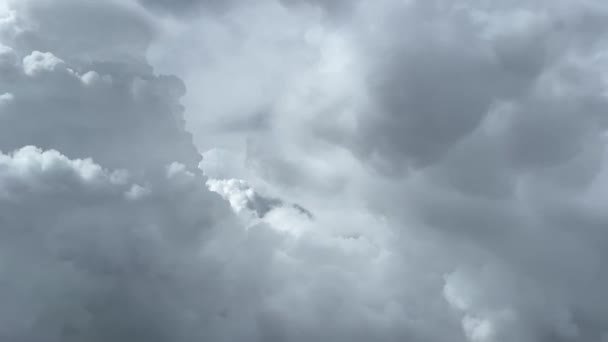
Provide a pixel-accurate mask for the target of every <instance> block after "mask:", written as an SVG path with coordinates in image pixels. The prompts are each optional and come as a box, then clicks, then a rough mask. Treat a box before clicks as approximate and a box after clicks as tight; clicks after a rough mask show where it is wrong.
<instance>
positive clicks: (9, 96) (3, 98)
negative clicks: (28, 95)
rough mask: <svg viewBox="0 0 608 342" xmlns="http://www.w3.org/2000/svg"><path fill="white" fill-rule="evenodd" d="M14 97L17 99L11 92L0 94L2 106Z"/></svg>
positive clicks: (0, 104)
mask: <svg viewBox="0 0 608 342" xmlns="http://www.w3.org/2000/svg"><path fill="white" fill-rule="evenodd" d="M14 99H15V96H14V95H13V94H11V93H4V94H0V108H2V106H5V105H7V104H9V103H11V102H13V100H14Z"/></svg>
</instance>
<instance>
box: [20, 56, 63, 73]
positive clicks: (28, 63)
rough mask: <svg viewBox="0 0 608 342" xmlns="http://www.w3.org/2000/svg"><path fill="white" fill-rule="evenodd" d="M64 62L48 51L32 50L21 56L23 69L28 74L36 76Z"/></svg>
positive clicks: (52, 69) (50, 70) (53, 69)
mask: <svg viewBox="0 0 608 342" xmlns="http://www.w3.org/2000/svg"><path fill="white" fill-rule="evenodd" d="M63 64H64V62H63V60H61V59H60V58H57V57H56V56H55V55H53V54H52V53H50V52H40V51H33V52H32V53H31V54H29V55H27V56H25V57H23V71H24V72H25V74H26V75H28V76H36V75H39V74H41V73H43V72H52V71H55V69H56V68H57V67H59V66H61V65H63Z"/></svg>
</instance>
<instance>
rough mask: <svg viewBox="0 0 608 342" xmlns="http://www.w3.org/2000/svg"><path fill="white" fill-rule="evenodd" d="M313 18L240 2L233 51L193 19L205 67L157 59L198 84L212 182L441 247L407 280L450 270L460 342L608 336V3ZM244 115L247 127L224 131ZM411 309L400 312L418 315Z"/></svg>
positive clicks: (198, 126)
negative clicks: (242, 183) (366, 218)
mask: <svg viewBox="0 0 608 342" xmlns="http://www.w3.org/2000/svg"><path fill="white" fill-rule="evenodd" d="M302 3H303V2H301V3H300V4H299V5H297V6H296V5H295V4H292V5H293V6H287V8H288V11H286V12H282V11H276V12H269V11H268V9H269V8H274V7H272V5H266V6H259V7H257V8H256V9H255V10H251V9H250V8H248V9H247V10H245V9H239V8H238V7H237V8H235V9H233V10H232V12H231V14H230V16H231V20H232V26H229V25H226V26H224V25H225V22H224V21H223V18H218V19H216V24H217V26H214V28H215V29H216V30H217V31H213V32H220V34H221V36H222V39H217V38H216V36H211V35H207V34H208V33H207V34H206V32H209V29H208V26H200V27H199V26H196V25H198V22H197V21H196V20H195V21H194V22H193V24H192V25H194V27H195V28H193V29H192V30H193V31H194V32H196V31H197V29H200V30H201V34H200V35H199V36H198V37H199V40H198V42H197V44H198V45H197V46H203V47H204V48H203V49H204V51H211V52H209V55H210V58H206V59H204V60H199V61H196V60H195V59H188V58H187V57H180V58H179V59H175V60H173V62H171V58H170V57H165V58H164V59H163V58H159V61H160V62H159V64H160V65H162V66H163V67H164V68H167V69H168V70H180V65H189V67H188V68H189V70H197V71H196V72H194V73H191V74H189V76H187V78H186V83H187V84H188V86H189V88H190V92H191V93H192V92H193V91H194V92H195V93H196V94H197V95H196V96H194V95H192V97H189V95H186V98H185V102H186V103H187V104H188V106H187V108H189V109H187V113H186V117H188V118H191V119H189V120H188V123H189V127H191V129H192V130H193V132H194V134H195V136H199V137H200V138H198V139H196V141H197V143H198V145H199V146H200V148H201V149H210V151H209V152H207V153H206V154H205V155H209V157H210V160H206V161H203V164H206V166H205V169H206V170H207V169H212V170H213V172H214V173H215V174H218V175H221V178H238V179H243V180H246V181H247V182H248V184H250V186H252V187H253V188H255V189H265V190H267V189H270V190H271V191H270V192H269V193H273V194H277V196H279V197H280V198H289V199H293V200H294V201H296V202H297V203H302V204H303V205H304V206H305V207H306V208H309V209H310V210H311V211H312V212H314V213H315V215H317V213H320V215H321V216H324V215H325V214H327V212H333V213H341V214H342V215H344V216H349V215H354V213H356V212H357V213H358V212H364V213H367V214H370V215H377V217H382V218H383V219H385V220H386V221H385V222H386V224H387V226H388V228H387V229H388V230H389V231H390V232H393V233H395V234H397V235H398V237H394V240H392V241H393V242H394V244H384V243H383V244H382V247H383V248H384V250H389V251H391V252H392V251H394V250H401V251H403V250H405V249H406V247H404V244H406V243H407V241H410V243H412V242H411V241H415V244H420V245H422V246H426V247H420V249H421V250H422V251H421V250H420V249H416V248H414V247H412V246H411V245H410V247H409V248H412V249H413V250H410V251H408V252H406V253H405V254H407V255H411V254H413V255H417V256H420V255H425V254H424V252H428V251H429V250H432V251H434V253H433V255H432V256H431V257H430V259H432V260H434V261H435V262H436V263H437V264H434V265H429V267H428V268H426V269H424V270H420V271H419V272H414V273H413V274H410V276H411V277H412V279H425V275H431V274H432V275H437V274H443V273H445V275H449V276H447V277H445V278H444V277H443V275H442V276H439V278H441V280H438V279H435V280H434V281H432V282H431V283H432V284H435V285H437V284H441V285H440V286H441V288H442V289H443V288H449V289H450V290H449V291H447V290H446V291H447V292H450V293H451V295H442V294H434V295H438V296H440V297H441V298H442V300H444V301H445V303H446V304H447V305H448V306H449V307H451V310H450V309H445V310H446V311H442V310H443V309H441V310H440V311H442V313H445V314H446V315H448V316H449V317H450V318H447V319H446V322H449V323H446V325H445V327H446V330H445V331H442V333H445V334H448V333H447V331H450V329H452V328H454V326H453V324H454V325H456V328H455V329H456V330H458V331H459V332H460V334H461V335H457V334H456V335H454V336H457V337H452V339H453V338H460V339H462V340H469V341H510V340H518V341H589V340H598V339H601V338H602V336H605V330H606V322H605V320H604V319H603V318H602V317H604V316H605V313H604V312H603V311H604V310H603V309H602V307H603V304H598V303H603V300H602V298H603V296H602V295H601V292H600V290H599V289H600V288H601V287H602V286H605V280H606V279H605V278H606V277H605V275H604V272H603V271H601V268H600V266H599V265H602V264H603V263H604V262H605V260H606V255H605V253H604V252H603V251H604V250H605V243H604V242H605V237H604V235H605V234H603V231H602V228H601V227H603V226H604V225H606V222H607V221H606V215H604V214H602V211H601V210H600V209H598V208H599V206H600V203H603V202H604V201H605V196H604V195H602V191H603V189H605V184H606V171H605V165H606V139H605V134H606V133H605V132H606V130H607V128H608V127H607V126H606V124H607V122H606V118H605V115H604V114H603V113H604V112H605V110H606V107H607V105H608V103H607V102H606V74H605V72H604V71H603V70H604V69H605V63H606V59H605V56H604V55H605V49H606V47H607V45H606V40H605V39H604V36H605V34H604V33H605V31H606V25H605V20H604V18H605V16H606V7H605V6H604V4H603V3H601V2H599V1H585V2H579V3H571V2H566V1H558V2H549V1H546V2H545V1H543V2H542V8H540V7H539V6H538V3H535V2H531V1H506V2H504V3H503V2H501V3H500V4H498V3H491V4H490V3H485V2H480V1H464V2H459V3H458V4H454V3H453V2H449V1H431V2H429V1H408V2H399V1H375V2H370V3H364V2H359V3H358V4H357V5H356V6H353V7H351V8H350V9H349V11H346V10H340V14H342V17H341V20H340V21H331V22H328V21H326V20H325V18H323V16H319V15H318V13H315V12H314V11H309V10H310V7H307V6H300V5H302ZM269 13H272V15H271V16H272V18H273V21H272V22H267V21H263V22H260V21H258V20H256V18H261V17H267V16H268V15H270V14H269ZM245 14H246V15H245ZM288 20H289V21H290V24H289V25H288V26H283V23H284V22H286V21H288ZM278 23H281V24H278ZM234 27H247V28H248V30H247V31H246V33H241V32H239V31H238V30H231V29H232V28H234ZM279 27H289V30H288V32H287V33H285V34H279V33H277V34H274V35H268V34H267V32H273V30H279V29H278V28H279ZM279 31H280V32H284V30H279ZM185 44H186V43H185ZM285 46H289V47H290V48H289V49H286V48H285ZM158 51H160V50H158ZM234 51H238V53H237V54H235V53H234ZM193 55H196V54H193ZM259 56H263V57H262V58H260V57H259ZM276 56H281V57H282V58H276ZM182 58H185V60H187V61H188V62H184V59H182ZM270 60H272V61H273V62H274V63H273V65H274V66H275V67H274V68H272V69H271V68H266V67H265V65H266V64H265V63H266V62H267V61H270ZM218 70H238V71H239V72H238V73H237V74H233V77H226V75H229V73H228V72H218ZM276 70H280V71H281V72H280V73H279V72H276V75H279V74H280V76H275V74H273V72H275V71H276ZM270 75H272V76H270ZM199 80H204V81H199ZM250 80H251V81H250ZM274 84H280V85H281V86H280V87H279V86H277V87H272V85H274ZM217 85H219V87H220V88H219V89H217V88H216V90H215V91H214V86H217ZM244 85H249V87H245V89H252V90H251V91H240V89H242V88H240V87H243V86H244ZM268 85H270V86H268ZM197 89H200V91H198V92H197ZM258 89H264V92H257V91H256V90H258ZM208 93H210V94H220V95H219V96H214V95H209V96H207V98H206V99H205V94H208ZM225 93H229V94H230V96H227V97H222V96H221V95H222V94H225ZM194 97H196V98H194ZM205 100H206V101H205ZM236 104H246V106H243V107H239V106H238V105H236ZM202 112H204V113H213V114H208V115H199V113H202ZM260 112H262V113H264V116H263V117H264V126H263V127H262V128H260V127H259V126H258V125H255V124H254V122H258V121H256V120H257V118H259V117H260ZM235 117H236V118H238V120H239V122H243V123H247V122H250V123H251V124H250V127H249V129H247V125H246V124H243V125H240V126H238V127H235V125H224V124H223V123H225V122H226V121H228V119H227V118H230V119H232V118H235ZM210 127H211V128H210ZM214 144H215V146H214ZM213 147H221V148H222V150H221V151H222V152H221V153H219V152H218V150H216V149H212V148H213ZM224 151H230V152H224ZM235 156H236V157H235ZM218 160H219V161H218ZM267 193H268V192H267ZM336 215H338V214H336ZM374 225H379V223H377V222H376V223H374ZM321 226H322V227H323V228H320V227H321ZM329 226H332V227H335V226H336V225H331V224H330V225H329ZM318 227H319V228H317V229H318V230H321V229H328V230H330V231H331V230H332V229H331V228H327V227H326V226H325V225H323V224H322V223H319V226H318ZM351 233H353V232H349V233H345V234H344V236H361V237H365V238H367V237H372V236H373V237H377V236H376V235H375V234H374V232H370V231H367V230H365V229H362V230H360V231H357V232H355V233H353V234H351ZM393 247H394V248H395V249H393ZM426 248H429V249H426ZM414 251H415V252H414ZM418 253H420V254H418ZM400 255H401V254H400ZM392 261H393V262H394V263H395V264H400V265H408V266H412V265H411V263H410V262H407V261H404V260H403V259H399V258H397V257H395V259H393V260H392ZM414 268H415V267H414ZM394 276H395V277H397V278H398V279H401V281H402V282H406V281H405V280H403V279H406V278H407V277H406V276H405V275H404V272H399V271H396V272H395V274H394ZM430 277H432V276H430ZM573 279H576V280H573ZM414 282H415V280H414ZM409 284H410V283H409V282H407V285H403V287H404V288H407V287H408V286H409ZM384 285H386V284H384ZM411 286H414V285H411ZM381 288H384V287H383V286H381ZM403 291H404V292H407V290H406V289H403ZM442 291H443V290H440V291H439V292H442ZM446 291H444V292H446ZM404 292H402V294H403V293H404ZM403 296H405V295H403ZM403 296H401V297H399V298H400V300H398V302H399V303H401V305H402V306H401V307H402V308H403V310H404V312H406V313H408V314H412V315H415V313H417V312H419V311H418V310H417V309H415V308H414V307H415V306H413V305H405V304H403V303H405V302H407V300H406V299H404V297H403ZM424 298H425V300H429V301H430V300H431V299H430V298H433V295H429V296H428V297H424ZM455 298H456V299H455ZM459 300H460V301H464V302H467V303H468V304H467V305H466V306H463V305H459V304H457V303H458V301H459ZM440 316H441V314H438V316H434V317H435V318H436V317H440ZM431 320H432V319H431ZM435 322H436V321H435ZM371 330H373V329H371V328H370V331H371ZM391 331H392V330H391ZM448 335H449V334H448ZM445 336H446V335H443V334H441V336H436V337H435V338H436V340H445Z"/></svg>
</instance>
